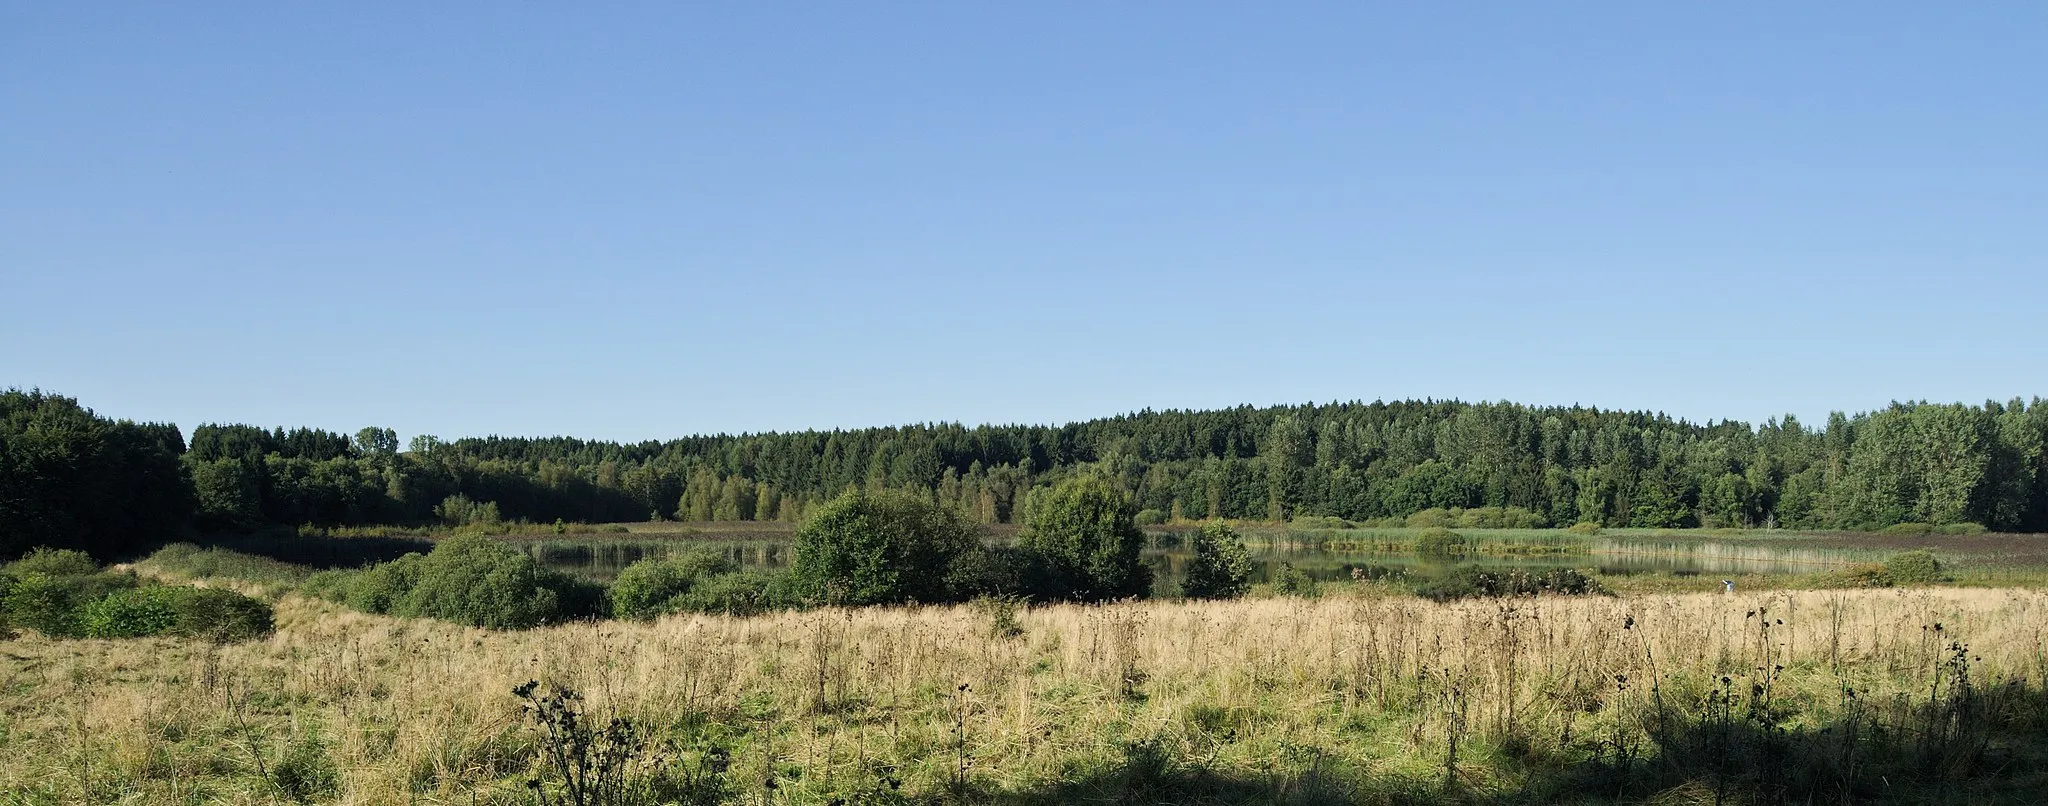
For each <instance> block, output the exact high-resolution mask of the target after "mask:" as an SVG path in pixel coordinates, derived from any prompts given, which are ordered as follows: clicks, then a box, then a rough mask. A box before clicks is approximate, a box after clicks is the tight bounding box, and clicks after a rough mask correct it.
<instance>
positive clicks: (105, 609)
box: [31, 577, 272, 641]
mask: <svg viewBox="0 0 2048 806" xmlns="http://www.w3.org/2000/svg"><path fill="white" fill-rule="evenodd" d="M44 579H47V577H44ZM31 626H35V625H31ZM44 627H50V628H51V629H44V632H46V633H48V634H50V635H59V636H66V637H81V638H141V637H144V636H151V635H175V636H181V637H186V638H206V639H211V640H216V641H240V640H245V639H249V638H257V637H261V636H264V635H268V634H269V633H270V631H271V628H272V616H271V609H270V606H269V605H267V604H264V603H262V602H259V601H257V600H255V599H251V598H249V597H247V596H243V595H242V594H239V593H236V592H234V591H231V590H223V589H219V588H201V587H194V586H189V585H144V586H141V587H123V588H115V589H113V590H110V591H107V592H106V593H105V594H104V595H102V596H99V597H98V598H95V599H92V600H90V601H87V602H85V603H83V604H81V605H78V606H77V607H76V608H75V610H74V611H73V613H72V614H71V615H70V617H69V618H68V620H67V621H66V622H65V623H62V624H58V623H52V622H46V623H45V624H44V625H42V626H38V629H43V628H44Z"/></svg>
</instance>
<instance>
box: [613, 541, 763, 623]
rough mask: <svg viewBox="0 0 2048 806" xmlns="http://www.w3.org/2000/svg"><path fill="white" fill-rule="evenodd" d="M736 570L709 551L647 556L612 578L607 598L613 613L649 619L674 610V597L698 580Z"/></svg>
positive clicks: (718, 554) (723, 556)
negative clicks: (671, 555) (669, 555)
mask: <svg viewBox="0 0 2048 806" xmlns="http://www.w3.org/2000/svg"><path fill="white" fill-rule="evenodd" d="M735 570H737V566H735V565H734V564H733V562H732V560H731V559H730V558H728V557H726V556H725V555H723V554H720V553H718V552H715V551H710V550H698V551H693V552H690V553H688V554H684V555H681V556H677V557H662V558H652V557H650V558H648V559H644V560H640V561H639V562H635V563H633V564H632V565H628V566H626V567H625V568H624V569H622V570H620V571H619V576H618V578H617V579H616V580H613V582H612V586H611V590H610V591H609V593H608V597H609V598H610V600H611V612H612V615H614V616H617V617H619V618H630V619H651V618H654V617H655V616H659V615H661V614H663V613H668V612H671V611H673V610H674V609H676V603H675V600H676V599H677V598H678V597H680V596H682V595H683V594H685V593H688V592H689V591H690V588H691V586H693V585H696V584H697V582H698V580H700V579H702V578H704V577H707V576H710V575H713V574H729V573H732V572H733V571H735Z"/></svg>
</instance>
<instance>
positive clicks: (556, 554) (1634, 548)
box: [525, 537, 1874, 593]
mask: <svg viewBox="0 0 2048 806" xmlns="http://www.w3.org/2000/svg"><path fill="white" fill-rule="evenodd" d="M525 548H526V550H527V551H528V552H529V553H531V554H532V555H533V557H534V559H536V560H539V561H540V563H541V564H542V565H545V566H547V567H549V568H554V569H556V570H560V571H564V572H568V573H572V574H575V575H577V576H581V577H586V578H589V579H595V580H600V581H608V580H610V579H611V578H613V577H615V576H617V575H618V573H619V569H621V568H624V567H626V566H627V565H631V564H632V563H634V562H635V561H638V560H640V559H643V558H646V557H663V556H668V555H671V554H679V553H683V552H689V551H697V550H709V551H716V552H719V553H721V554H724V555H725V556H727V557H730V558H731V559H732V560H733V561H734V562H735V563H738V564H739V565H741V566H742V567H748V568H769V569H774V568H784V567H787V566H788V565H789V563H790V561H791V560H792V559H793V558H794V553H793V551H792V549H791V544H790V541H789V540H787V539H773V538H770V539H760V540H733V541H698V540H633V539H589V540H549V541H541V542H533V543H527V544H525ZM1579 549H1580V550H1576V551H1572V552H1571V553H1550V554H1534V555H1506V556H1503V555H1496V554H1472V555H1469V556H1467V557H1465V558H1464V559H1463V560H1462V562H1465V563H1470V564H1476V565H1482V566H1488V567H1500V568H1523V569H1529V570H1542V569H1549V568H1577V569H1580V570H1589V571H1593V572H1595V573H1598V574H1603V575H1617V574H1639V573H1651V572H1665V573H1677V574H1702V575H1714V574H1730V575H1733V574H1788V573H1808V572H1813V571H1821V570H1826V569H1828V568H1830V567H1838V566H1841V565H1845V564H1849V563H1855V562H1868V561H1871V560H1872V559H1874V558H1872V557H1868V556H1865V554H1864V553H1862V552H1856V551H1847V550H1839V549H1816V548H1793V547H1783V546H1771V545H1763V544H1758V543H1753V542H1721V541H1712V540H1699V541H1677V540H1642V539H1632V540H1631V539H1612V538H1593V539H1591V540H1588V541H1586V542H1585V543H1584V545H1583V546H1581V547H1579ZM1191 555H1192V552H1191V551H1189V550H1188V549H1187V548H1185V547H1184V546H1182V545H1180V544H1179V543H1178V541H1176V540H1174V539H1171V538H1165V539H1161V538H1159V537H1155V538H1154V539H1153V541H1152V543H1151V545H1150V546H1149V547H1148V548H1147V549H1146V550H1145V560H1146V562H1148V563H1150V564H1151V565H1152V567H1153V568H1154V569H1156V570H1157V571H1158V572H1159V573H1157V574H1156V575H1155V589H1156V590H1157V591H1159V592H1161V593H1167V592H1171V591H1173V590H1174V589H1175V587H1176V586H1177V585H1178V584H1179V581H1180V578H1181V576H1182V574H1183V573H1184V572H1185V569H1186V566H1187V561H1188V558H1189V557H1190V556H1191ZM1252 556H1253V559H1254V569H1253V579H1254V581H1257V582H1266V581H1269V578H1270V576H1271V575H1272V574H1273V573H1275V572H1276V571H1278V570H1279V569H1280V568H1281V567H1282V566H1283V565H1291V566H1293V567H1294V568H1295V569H1296V570H1299V571H1301V572H1303V573H1306V574H1307V575H1309V576H1311V577H1314V578H1316V579H1318V580H1344V579H1352V578H1354V575H1356V576H1359V577H1364V578H1369V579H1379V578H1382V577H1387V576H1394V575H1427V574H1430V573H1434V572H1435V571H1436V570H1438V569H1441V568H1442V567H1443V562H1442V561H1441V560H1437V561H1431V560H1425V559H1423V558H1420V557H1418V556H1416V555H1415V554H1413V553H1411V552H1386V551H1370V550H1359V549H1346V548H1327V547H1317V546H1307V545H1293V544H1287V545H1266V544H1258V545H1254V546H1252Z"/></svg>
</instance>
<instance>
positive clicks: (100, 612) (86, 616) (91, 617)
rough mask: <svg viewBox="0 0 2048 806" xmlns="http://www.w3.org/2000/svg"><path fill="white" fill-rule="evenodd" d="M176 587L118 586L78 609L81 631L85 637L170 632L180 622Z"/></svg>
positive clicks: (129, 636) (79, 628)
mask: <svg viewBox="0 0 2048 806" xmlns="http://www.w3.org/2000/svg"><path fill="white" fill-rule="evenodd" d="M174 591H175V589H173V588H166V587H161V586H156V587H148V588H129V589H127V590H117V591H114V592H112V593H109V594H107V595H106V596H104V597H102V598H100V599H99V600H98V601H94V602H90V603H87V604H86V605H85V606H84V607H81V608H79V609H78V633H79V634H80V635H81V636H84V637H86V638H140V637H142V636H145V635H158V634H161V633H165V632H169V631H170V629H171V627H172V625H175V624H177V623H178V610H177V608H176V607H175V606H174V605H173V604H172V603H171V600H172V599H173V598H175V593H174Z"/></svg>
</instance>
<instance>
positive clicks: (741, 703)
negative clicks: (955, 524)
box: [0, 587, 2048, 804]
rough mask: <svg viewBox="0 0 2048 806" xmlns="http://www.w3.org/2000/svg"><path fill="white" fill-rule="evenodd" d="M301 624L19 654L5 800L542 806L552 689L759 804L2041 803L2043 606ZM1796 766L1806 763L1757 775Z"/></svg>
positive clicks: (1665, 599)
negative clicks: (537, 800)
mask: <svg viewBox="0 0 2048 806" xmlns="http://www.w3.org/2000/svg"><path fill="white" fill-rule="evenodd" d="M277 616H278V625H279V629H278V631H277V633H276V634H275V635H273V636H272V637H270V638H269V639H267V640H263V641H258V642H251V643H246V644H239V645H228V646H215V645H210V644H205V643H198V642H191V641H184V640H154V639H145V640H130V641H53V640H48V639H44V638H40V637H37V636H34V635H25V636H23V637H21V638H19V639H17V640H15V641H12V642H7V643H4V644H0V692H4V700H0V703H4V716H0V718H4V722H0V759H4V760H0V793H4V794H0V802H5V803H87V802H91V803H102V802H103V803H117V802H118V803H200V802H206V803H271V802H288V801H291V800H307V801H318V802H337V803H344V804H386V803H530V802H533V801H532V793H531V792H529V790H528V788H527V785H526V782H527V781H528V780H529V779H530V778H532V777H534V776H535V775H536V772H535V766H534V757H535V750H536V732H535V730H534V729H533V728H532V727H530V726H529V725H528V724H527V722H526V717H525V715H524V714H523V713H522V711H521V709H520V700H519V699H518V698H516V697H514V696H513V695H512V693H511V692H512V690H513V689H514V687H515V686H518V685H519V684H521V683H524V682H526V681H528V680H534V681H539V682H541V683H542V684H543V685H546V686H555V685H559V686H564V687H567V688H570V689H573V690H575V691H578V692H581V693H582V695H583V696H584V698H585V700H584V702H585V707H586V708H587V710H588V712H589V713H591V714H593V715H604V716H611V715H617V716H622V717H626V718H628V719H630V720H632V721H633V722H634V723H635V724H636V725H639V726H641V727H642V728H643V729H644V730H645V731H646V737H647V739H648V745H647V747H648V749H647V751H646V753H645V754H644V756H643V757H642V758H639V759H638V760H636V762H635V763H636V764H637V765H639V766H638V767H636V769H640V770H643V771H645V772H647V773H648V774H654V773H656V772H659V770H656V768H658V767H666V768H670V769H674V770H686V771H687V774H688V775H689V776H692V777H695V778H696V779H700V783H702V784H703V786H701V787H700V788H699V789H698V790H694V791H697V792H699V793H700V794H704V795H705V796H706V797H707V799H708V798H709V797H710V796H712V795H717V796H721V797H723V798H724V799H727V800H731V801H733V802H748V803H830V802H834V800H835V799H837V802H841V803H848V802H853V803H858V802H1015V803H1060V802H1305V803H1311V802H1312V803H1325V802H1328V803H1336V802H1347V803H1372V802H1414V801H1417V800H1429V801H1436V800H1462V801H1474V802H1481V801H1484V802H1557V801H1575V800H1587V801H1604V800H1622V801H1631V802H1633V801H1644V800H1661V801H1664V802H1695V801H1698V802H1717V801H1721V802H1743V801H1745V800H1747V801H1769V800H1771V799H1772V797H1773V793H1774V792H1775V793H1777V794H1779V795H1783V794H1785V793H1788V792H1798V791H1805V792H1809V797H1810V793H1811V792H1812V791H1814V790H1813V789H1812V787H1813V786H1816V784H1815V783H1814V782H1813V781H1811V780H1809V779H1811V778H1812V777H1813V776H1821V777H1823V778H1825V777H1826V776H1828V775H1838V776H1839V781H1838V782H1837V781H1834V780H1833V779H1829V780H1826V781H1823V782H1821V784H1819V785H1820V786H1822V787H1823V788H1822V789H1821V790H1820V791H1824V792H1825V791H1832V790H1827V789H1826V788H1825V787H1827V786H1837V785H1839V788H1840V789H1839V792H1836V795H1839V797H1823V798H1820V800H1822V801H1824V802H1835V801H1848V800H1858V801H1861V800H1869V799H1873V798H1875V799H1882V798H1885V797H1895V798H1901V799H1917V798H1922V797H1935V796H1936V795H1937V794H1939V795H1940V796H1942V797H1954V798H1961V799H1967V800H1972V801H1976V802H1986V801H1998V800H2007V801H2010V802H2030V801H2035V800H2036V799H2038V798H2039V796H2040V793H2041V792H2042V791H2043V790H2042V788H2041V787H2042V783H2043V782H2042V780H2041V779H2040V777H2039V776H2040V773H2038V772H2033V770H2039V769H2041V767H2040V765H2039V764H2037V763H2033V762H2036V761H2038V760H2039V759H2038V758H2036V757H2037V756H2039V755H2040V752H2041V751H2039V750H2038V749H2035V748H2037V747H2038V746H2039V743H2038V741H2036V740H2035V738H2033V737H2036V736H2037V735H2038V734H2037V729H2039V728H2040V727H2041V726H2042V725H2043V724H2048V710H2043V709H2041V708H2040V705H2039V704H2040V701H2041V700H2040V697H2039V696H2038V695H2039V692H2040V690H2041V681H2042V680H2043V679H2044V676H2048V650H2044V645H2043V639H2044V635H2043V632H2044V630H2048V594H2044V593H2042V592H2038V591H2032V590H2017V589H1925V590H1910V591H1901V590H1881V591H1801V592H1775V593H1769V594H1751V595H1738V596H1725V595H1718V594H1714V595H1655V596H1636V597H1626V598H1612V597H1585V598H1564V597H1558V598H1539V599H1518V600H1495V601H1471V602H1462V603H1448V604H1437V603H1431V602H1427V601H1423V600H1419V599H1415V598H1412V597H1406V596H1398V595H1390V594H1381V593H1376V592H1375V591H1374V590H1373V589H1372V588H1370V587H1365V588H1361V589H1359V590H1358V591H1356V592H1354V593H1352V594H1349V595H1345V596H1341V597H1328V598H1323V599H1315V600H1303V599H1261V600H1250V601H1238V602H1220V603H1203V602H1185V601H1170V602H1169V601H1161V602H1149V603H1130V604H1121V605H1113V606H1102V607H1080V606H1055V607H1045V608H1037V609H1029V610H1022V611H1012V610H1010V609H1008V608H1006V607H1005V606H1003V605H993V606H991V605H983V606H980V607H973V606H959V607H927V608H875V609H862V610H816V611H809V612H792V613H780V614H773V615H767V616H760V617H754V618H725V617H712V616H678V617H672V618H667V619H664V620H661V621H658V622H654V623H649V624H641V623H627V622H603V623H592V624H573V625H564V626H557V627H550V628H544V629H537V630H531V631H526V632H489V631H483V630H475V629H467V628H462V627H456V626H452V625H448V624H443V623H438V622H430V621H420V620H401V619H393V618H386V617H378V616H369V615H363V614H359V613H354V612H351V611H346V610H342V609H339V608H336V607H334V606H332V605H329V604H326V603H323V602H318V601H312V600H307V599H303V598H297V597H289V598H286V599H284V600H283V601H282V602H280V603H279V605H278V610H277ZM1006 619H1007V620H1012V621H1013V622H1014V624H1013V625H1012V626H1013V627H1015V628H1021V632H1019V631H1017V630H1015V629H1005V628H1004V625H1003V624H1002V622H1004V621H1005V620H1006ZM1959 657H1960V660H1959ZM2029 709H2033V710H2029ZM1973 720H1974V721H1973ZM1973 726H1985V729H1984V730H1982V731H1975V727H1973ZM1993 728H1995V730H1994V729H1993ZM1717 731H1718V732H1717ZM1857 731H1862V733H1860V734H1859V733H1856V732H1857ZM1973 731H1975V732H1973ZM1859 736H1860V737H1862V739H1860V740H1859V739H1858V738H1857V737H1859ZM1774 737H1775V738H1774ZM1885 737H1890V738H1889V740H1886V738H1885ZM1859 741H1861V742H1862V743H1861V744H1859V743H1858V742H1859ZM1887 742H1888V743H1887ZM1859 748H1861V749H1860V750H1859ZM1768 752H1780V753H1783V754H1785V755H1786V756H1788V757H1791V758H1790V760H1787V761H1786V762H1785V763H1786V764H1787V765H1793V764H1795V762H1796V763H1797V764H1799V765H1803V766H1798V767H1797V768H1796V769H1795V768H1794V767H1792V766H1787V768H1786V769H1785V770H1783V771H1781V775H1780V776H1779V779H1778V780H1776V781H1775V782H1774V781H1773V780H1772V779H1771V778H1770V776H1769V773H1768V771H1766V772H1765V773H1757V772H1755V771H1753V770H1749V771H1745V770H1746V768H1744V769H1737V768H1738V767H1743V765H1748V766H1750V767H1753V766H1755V765H1757V764H1764V765H1766V766H1768V765H1769V764H1771V763H1775V762H1772V761H1770V760H1768V759H1764V760H1761V761H1759V758H1762V757H1761V756H1757V757H1752V755H1745V754H1755V753H1768ZM1859 752H1860V753H1862V754H1863V755H1862V757H1861V758H1860V759H1859V757H1858V753H1859ZM1715 754H1719V756H1716V755H1715ZM1709 761H1713V762H1714V764H1713V765H1709V764H1708V762H1709ZM1908 762H1912V763H1913V764H1914V765H1915V766H1913V767H1912V768H1911V769H1906V768H1904V767H1903V766H1900V767H1899V768H1898V769H1896V770H1893V771H1892V774H1891V775H1890V776H1888V777H1887V776H1877V777H1871V776H1868V775H1864V774H1860V773H1859V771H1858V766H1857V765H1858V764H1859V763H1860V764H1863V765H1866V767H1867V766H1869V765H1880V766H1881V765H1894V766H1898V765H1905V764H1907V763H1908ZM1815 765H1819V766H1818V767H1816V766H1815ZM1986 770H1990V772H1986ZM1759 776H1761V777H1759ZM1880 780H1882V781H1886V782H1887V783H1883V784H1879V783H1874V782H1876V781H1880ZM1773 787H1777V788H1776V789H1773ZM1799 787H1807V789H1799ZM1871 787H1878V789H1877V790H1875V791H1873V790H1872V789H1871ZM1886 787H1894V788H1886ZM1915 787H1918V788H1915Z"/></svg>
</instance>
